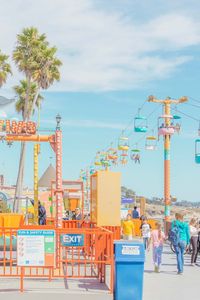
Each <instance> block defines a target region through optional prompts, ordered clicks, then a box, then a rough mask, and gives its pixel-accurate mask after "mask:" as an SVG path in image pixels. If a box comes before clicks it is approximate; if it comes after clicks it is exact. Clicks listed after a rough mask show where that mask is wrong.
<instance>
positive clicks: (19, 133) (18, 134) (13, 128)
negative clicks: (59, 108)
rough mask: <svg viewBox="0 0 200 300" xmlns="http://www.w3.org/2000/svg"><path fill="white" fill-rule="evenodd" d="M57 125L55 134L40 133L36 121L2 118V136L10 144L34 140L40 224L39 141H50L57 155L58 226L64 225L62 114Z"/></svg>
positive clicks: (56, 195)
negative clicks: (17, 120)
mask: <svg viewBox="0 0 200 300" xmlns="http://www.w3.org/2000/svg"><path fill="white" fill-rule="evenodd" d="M56 121H57V127H56V131H55V134H53V135H40V134H38V132H37V125H36V123H35V122H32V121H30V122H24V121H19V122H16V121H10V120H6V121H4V120H0V138H1V140H2V141H6V142H7V144H8V145H11V144H12V143H13V142H33V143H36V144H35V145H34V212H35V214H34V220H35V223H36V224H38V155H39V148H40V146H39V143H41V142H46V143H49V144H50V146H51V147H52V149H53V151H54V152H55V155H56V188H55V191H54V192H55V197H56V227H58V228H59V227H62V217H63V216H62V213H63V211H62V206H63V189H62V131H61V128H60V121H61V117H60V115H57V116H56Z"/></svg>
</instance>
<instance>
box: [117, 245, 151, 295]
mask: <svg viewBox="0 0 200 300" xmlns="http://www.w3.org/2000/svg"><path fill="white" fill-rule="evenodd" d="M144 261H145V251H144V245H143V243H140V242H134V241H116V242H115V276H114V278H115V279H114V299H115V300H142V294H143V275H144Z"/></svg>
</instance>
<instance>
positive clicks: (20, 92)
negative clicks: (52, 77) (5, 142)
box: [14, 80, 44, 117]
mask: <svg viewBox="0 0 200 300" xmlns="http://www.w3.org/2000/svg"><path fill="white" fill-rule="evenodd" d="M27 88H28V84H27V81H26V80H21V81H20V85H16V86H14V91H15V94H16V95H17V101H16V103H15V109H16V111H17V112H18V113H21V114H22V116H23V117H24V107H25V99H26V92H27ZM36 93H37V85H36V84H35V83H34V82H33V83H31V86H30V95H29V107H28V110H29V113H30V111H31V110H32V106H33V101H34V99H35V95H36ZM43 99H44V98H43V97H42V96H41V95H40V94H39V95H38V96H37V101H36V104H35V106H36V107H37V108H39V107H40V103H41V101H42V100H43ZM33 113H34V111H33Z"/></svg>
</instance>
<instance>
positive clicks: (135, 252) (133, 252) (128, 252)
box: [122, 246, 140, 255]
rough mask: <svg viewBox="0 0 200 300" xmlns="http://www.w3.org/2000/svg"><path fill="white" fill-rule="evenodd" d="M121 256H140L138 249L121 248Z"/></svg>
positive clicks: (133, 247) (131, 247) (135, 247)
mask: <svg viewBox="0 0 200 300" xmlns="http://www.w3.org/2000/svg"><path fill="white" fill-rule="evenodd" d="M122 255H140V247H139V246H122Z"/></svg>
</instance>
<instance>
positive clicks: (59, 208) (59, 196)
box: [55, 114, 63, 228]
mask: <svg viewBox="0 0 200 300" xmlns="http://www.w3.org/2000/svg"><path fill="white" fill-rule="evenodd" d="M60 123H61V116H60V114H57V116H56V134H55V153H56V191H55V196H56V227H58V228H61V227H62V218H63V188H62V131H61V127H60Z"/></svg>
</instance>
